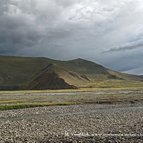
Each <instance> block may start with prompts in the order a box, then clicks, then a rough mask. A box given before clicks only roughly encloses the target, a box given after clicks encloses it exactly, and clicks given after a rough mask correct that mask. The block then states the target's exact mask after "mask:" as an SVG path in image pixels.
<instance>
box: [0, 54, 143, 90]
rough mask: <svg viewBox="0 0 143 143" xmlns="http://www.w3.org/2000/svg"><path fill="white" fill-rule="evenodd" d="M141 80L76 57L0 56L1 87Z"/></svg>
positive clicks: (68, 86)
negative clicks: (68, 58)
mask: <svg viewBox="0 0 143 143" xmlns="http://www.w3.org/2000/svg"><path fill="white" fill-rule="evenodd" d="M106 80H128V81H139V82H140V81H143V77H142V76H137V75H129V74H124V73H120V72H117V71H113V70H110V69H108V68H106V67H104V66H102V65H99V64H96V63H94V62H91V61H88V60H85V59H82V58H78V59H73V60H68V61H59V60H54V59H49V58H43V57H17V56H0V89H1V90H5V89H7V90H8V89H9V90H10V89H34V90H36V89H37V90H40V89H41V90H43V89H75V88H82V87H88V86H89V85H91V84H96V83H97V82H99V81H106Z"/></svg>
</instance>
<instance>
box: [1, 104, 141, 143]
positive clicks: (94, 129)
mask: <svg viewBox="0 0 143 143" xmlns="http://www.w3.org/2000/svg"><path fill="white" fill-rule="evenodd" d="M0 142H1V143H3V142H5V143H26V142H31V143H34V142H36V143H49V142H54V143H57V142H60V143H61V142H65V143H66V142H69V143H72V142H75V143H76V142H83V143H96V142H97V143H98V142H100V143H102V142H103V143H115V142H123V143H139V142H140V143H142V142H143V105H142V104H141V103H137V104H113V105H109V104H104V105H99V104H98V105H97V104H96V105H95V104H88V105H71V106H56V107H53V106H52V107H37V108H29V109H20V110H10V111H0Z"/></svg>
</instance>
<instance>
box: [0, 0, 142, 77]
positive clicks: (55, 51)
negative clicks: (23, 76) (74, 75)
mask: <svg viewBox="0 0 143 143" xmlns="http://www.w3.org/2000/svg"><path fill="white" fill-rule="evenodd" d="M142 23H143V1H142V0H136V1H134V0H120V1H119V0H108V1H106V0H1V1H0V54H1V55H21V56H44V57H49V58H54V59H61V60H65V59H73V58H78V57H81V58H86V59H89V60H92V61H95V62H98V63H101V64H103V65H105V66H107V67H109V68H113V69H115V70H120V71H124V72H129V73H137V74H143V66H142V65H143V64H142V61H143V56H142V55H143V52H142V49H143V34H142V33H143V25H142Z"/></svg>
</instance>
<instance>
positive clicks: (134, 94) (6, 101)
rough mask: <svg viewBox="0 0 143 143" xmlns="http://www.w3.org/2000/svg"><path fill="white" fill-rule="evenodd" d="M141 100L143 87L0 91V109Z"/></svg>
mask: <svg viewBox="0 0 143 143" xmlns="http://www.w3.org/2000/svg"><path fill="white" fill-rule="evenodd" d="M123 91H124V92H125V93H124V92H123ZM73 93H74V94H73ZM93 93H96V94H93ZM142 101H143V88H141V87H134V88H102V89H101V88H94V89H90V88H89V89H80V90H77V89H76V90H59V91H57V90H56V91H47V90H45V91H0V110H11V109H22V108H32V107H44V106H67V105H75V104H113V103H121V102H123V103H125V102H128V103H135V102H142Z"/></svg>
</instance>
